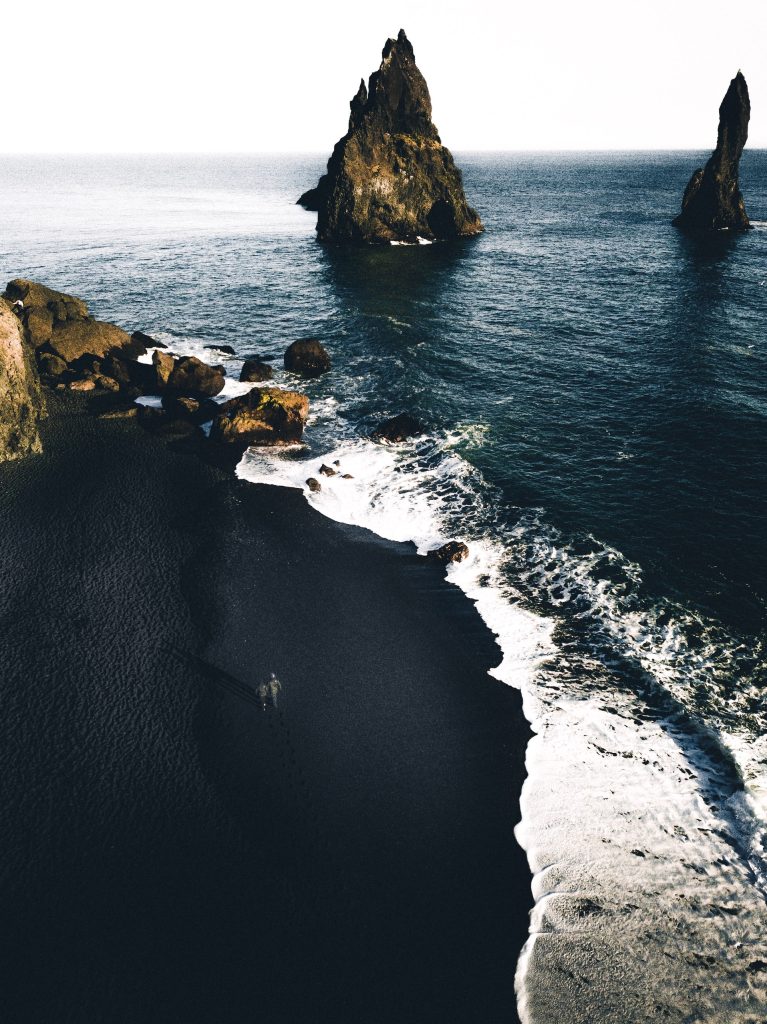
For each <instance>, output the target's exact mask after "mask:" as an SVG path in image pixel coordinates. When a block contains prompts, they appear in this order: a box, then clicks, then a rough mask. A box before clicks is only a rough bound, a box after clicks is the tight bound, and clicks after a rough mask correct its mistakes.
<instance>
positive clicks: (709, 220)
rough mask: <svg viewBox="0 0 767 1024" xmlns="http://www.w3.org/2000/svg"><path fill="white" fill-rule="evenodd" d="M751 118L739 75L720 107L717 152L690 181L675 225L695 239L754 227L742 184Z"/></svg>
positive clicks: (746, 96) (740, 75)
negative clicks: (715, 233)
mask: <svg viewBox="0 0 767 1024" xmlns="http://www.w3.org/2000/svg"><path fill="white" fill-rule="evenodd" d="M750 116H751V103H750V100H749V98H748V86H747V85H746V80H745V78H744V77H743V75H742V74H741V73H740V71H739V72H738V73H737V75H736V76H735V78H733V80H732V81H731V82H730V87H729V88H728V90H727V92H726V93H725V97H724V99H723V100H722V103H721V106H720V107H719V133H718V136H717V141H716V149H715V150H714V152H713V153H712V154H711V157H710V158H709V161H708V163H707V164H706V166H705V167H701V168H698V170H697V171H695V172H694V174H693V176H692V177H691V178H690V181H689V184H688V185H687V188H686V189H685V191H684V196H683V198H682V212H681V213H680V214H679V216H678V217H675V218H674V220H673V222H672V223H673V224H674V227H677V228H681V229H682V230H683V231H685V232H687V233H688V234H691V235H703V234H708V233H710V232H713V231H746V230H747V229H748V228H750V227H751V224H750V223H749V220H748V216H747V214H746V207H745V204H744V202H743V196H742V195H741V192H740V185H739V182H738V169H739V167H740V158H741V155H742V153H743V147H744V146H745V145H746V139H747V138H748V122H749V118H750Z"/></svg>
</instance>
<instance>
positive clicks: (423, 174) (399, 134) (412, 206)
mask: <svg viewBox="0 0 767 1024" xmlns="http://www.w3.org/2000/svg"><path fill="white" fill-rule="evenodd" d="M350 106H351V116H350V117H349V131H348V132H347V133H346V135H344V137H343V138H342V139H339V141H338V142H337V143H336V146H335V149H334V150H333V153H332V155H331V157H330V160H329V161H328V170H327V174H324V175H323V176H322V177H321V178H320V181H319V184H318V185H317V187H316V188H313V189H310V190H309V191H308V192H305V193H304V194H303V195H302V196H301V198H300V199H299V200H298V202H299V203H300V204H301V205H302V206H304V207H306V209H308V210H315V211H316V212H317V214H318V217H317V235H318V237H319V238H320V239H321V240H322V241H333V242H345V243H352V244H366V243H367V244H384V243H387V242H414V241H416V240H417V239H418V238H425V239H429V240H434V239H448V238H460V237H465V236H471V235H477V234H479V233H480V232H481V231H482V230H483V228H482V222H481V221H480V219H479V216H478V214H477V213H476V211H475V210H473V209H472V208H471V207H470V206H469V205H468V203H467V202H466V196H465V195H464V191H463V181H462V178H461V172H460V171H459V170H458V168H457V167H456V166H455V162H454V160H453V157H452V155H451V154H450V151H449V150H448V149H446V148H445V146H443V145H442V143H441V141H440V137H439V134H438V133H437V129H436V128H435V126H434V124H433V123H432V120H431V98H430V96H429V89H428V87H427V85H426V81H425V80H424V77H423V75H422V74H421V72H420V71H419V70H418V68H417V66H416V63H415V56H414V54H413V47H412V46H411V44H410V41H409V40H408V38H407V36H406V35H405V33H404V31H403V30H400V33H399V35H398V36H397V38H396V39H389V40H387V42H386V46H385V47H384V49H383V60H382V61H381V66H380V68H379V69H378V71H376V72H374V73H373V74H372V75H371V76H370V80H369V83H368V87H367V88H365V83H364V81H362V82H360V87H359V90H358V92H357V94H356V96H355V97H354V99H353V100H352V101H351V104H350Z"/></svg>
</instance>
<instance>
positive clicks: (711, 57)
mask: <svg viewBox="0 0 767 1024" xmlns="http://www.w3.org/2000/svg"><path fill="white" fill-rule="evenodd" d="M30 12H31V13H30V16H29V17H27V16H24V17H23V18H20V20H19V22H18V26H17V29H18V31H14V26H13V22H12V20H11V19H9V18H6V19H5V30H6V31H5V45H4V46H3V57H2V61H0V83H1V84H2V94H3V97H4V103H3V106H4V109H5V113H6V127H5V130H4V131H3V132H2V134H1V135H0V150H2V151H4V152H174V151H185V152H262V151H289V150H291V151H303V152H313V151H322V152H325V151H329V150H330V148H331V147H332V145H333V143H334V142H335V141H336V139H337V138H338V137H339V136H340V135H342V134H343V132H344V131H345V130H346V123H347V119H348V109H349V108H348V103H349V99H350V98H351V96H352V95H353V93H354V92H355V90H356V88H357V84H358V82H359V79H360V77H363V76H364V77H365V79H367V76H368V75H369V74H370V72H371V71H373V70H374V69H375V68H376V67H377V65H378V63H379V60H380V52H381V48H382V46H383V44H384V42H385V40H386V37H387V36H389V35H396V33H397V31H398V29H399V28H400V27H404V28H405V30H406V32H407V33H408V36H409V37H410V40H411V42H412V43H413V45H414V47H415V52H416V58H417V61H418V64H419V66H420V68H421V70H422V71H423V73H424V75H425V76H426V80H427V82H428V83H429V88H430V91H431V95H432V102H433V105H434V120H435V123H436V124H437V127H438V129H439V131H440V134H441V136H442V139H443V141H444V142H445V143H446V144H447V145H448V146H450V147H452V148H454V149H458V150H467V149H496V150H504V149H621V148H623V149H632V148H638V149H643V148H704V149H708V148H711V147H713V145H714V143H715V140H716V124H717V109H718V106H719V102H720V100H721V98H722V96H723V95H724V91H725V89H726V87H727V84H728V82H729V81H730V79H731V78H732V76H733V75H734V74H735V72H736V71H737V70H738V68H741V69H742V71H743V73H744V74H745V76H746V79H747V81H748V84H749V90H750V93H751V103H752V117H751V129H750V138H749V145H751V146H753V147H755V148H756V147H767V58H766V56H765V53H766V46H767V2H765V0H742V2H740V3H727V2H726V0H716V2H712V0H642V2H633V0H611V2H607V0H567V2H565V0H526V2H517V0H503V2H501V0H470V2H463V3H458V2H453V0H440V2H438V0H408V2H400V0H391V2H388V3H387V2H380V0H379V2H378V3H366V2H364V0H324V2H323V0H270V2H269V3H268V4H263V3H259V2H258V0H240V2H232V0H216V2H214V3H211V2H210V0H205V2H204V3H198V2H196V0H183V2H178V0H131V2H130V3H113V2H110V0H69V2H66V0H56V2H51V0H38V2H36V3H35V4H34V5H33V7H32V8H30ZM32 14H33V15H34V16H33V17H32ZM30 18H31V19H32V20H30Z"/></svg>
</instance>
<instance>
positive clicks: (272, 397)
mask: <svg viewBox="0 0 767 1024" xmlns="http://www.w3.org/2000/svg"><path fill="white" fill-rule="evenodd" d="M308 415H309V399H308V398H307V397H306V395H302V394H300V393H299V392H297V391H284V390H282V389H281V388H269V387H266V388H253V390H252V391H249V392H248V393H247V395H242V397H240V398H232V399H230V400H229V401H228V402H224V403H223V405H222V406H221V411H220V412H219V414H218V415H217V416H216V418H215V419H214V420H213V424H212V426H211V428H210V438H211V440H212V441H221V442H223V443H224V444H237V445H241V446H242V447H246V446H247V445H251V444H253V445H284V444H294V443H295V442H297V441H300V440H301V435H302V434H303V432H304V425H305V423H306V418H307V416H308Z"/></svg>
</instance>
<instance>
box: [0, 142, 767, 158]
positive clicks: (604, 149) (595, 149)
mask: <svg viewBox="0 0 767 1024" xmlns="http://www.w3.org/2000/svg"><path fill="white" fill-rule="evenodd" d="M714 148H715V147H714ZM450 149H451V152H453V153H486V154H504V153H522V154H524V153H699V152H709V151H710V152H713V148H712V147H711V145H706V146H673V147H672V146H585V147H578V148H573V147H568V146H544V147H541V146H536V147H531V148H527V149H521V148H517V149H485V148H477V147H462V146H451V147H450ZM765 151H767V143H765V145H763V146H749V147H747V148H746V149H744V151H743V152H744V154H745V153H747V152H752V153H761V152H765ZM327 153H328V150H327V149H322V150H319V149H206V150H199V149H113V150H111V149H110V150H92V149H82V150H79V149H78V150H52V149H51V150H13V151H10V152H3V151H0V159H2V158H3V157H36V156H37V157H68V156H89V157H98V156H109V157H112V156H123V157H125V156H197V157H201V156H307V157H316V156H326V154H327Z"/></svg>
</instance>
